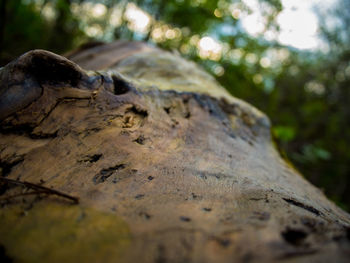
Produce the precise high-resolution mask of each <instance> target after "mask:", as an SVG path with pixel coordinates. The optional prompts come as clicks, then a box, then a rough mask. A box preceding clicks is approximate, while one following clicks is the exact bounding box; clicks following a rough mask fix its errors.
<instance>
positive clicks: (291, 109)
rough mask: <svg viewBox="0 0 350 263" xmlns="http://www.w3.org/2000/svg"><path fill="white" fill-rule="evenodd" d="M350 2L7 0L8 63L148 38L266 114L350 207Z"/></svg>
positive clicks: (280, 138) (317, 178)
mask: <svg viewBox="0 0 350 263" xmlns="http://www.w3.org/2000/svg"><path fill="white" fill-rule="evenodd" d="M349 10H350V0H323V1H322V0H260V1H259V0H167V1H162V0H135V1H123V0H121V1H118V0H104V1H91V0H52V1H49V0H0V66H3V65H5V64H6V63H8V62H9V61H11V60H12V59H14V58H15V57H17V56H18V55H20V54H22V53H24V52H26V51H28V50H30V49H35V48H43V49H47V50H50V51H53V52H56V53H59V54H64V53H65V52H67V51H69V50H72V49H73V48H77V47H78V46H81V45H83V44H86V43H90V45H91V44H94V43H98V42H100V41H104V42H110V41H113V40H115V39H126V40H139V41H147V42H149V43H150V44H153V45H158V46H160V47H162V48H165V49H168V50H171V51H173V52H178V53H180V54H181V55H182V56H184V57H187V58H189V59H191V60H194V61H196V62H197V63H199V64H201V65H202V67H203V68H204V69H206V70H207V71H208V72H209V73H211V74H212V75H214V76H215V77H216V78H217V80H218V81H219V82H220V83H221V84H222V85H223V86H224V87H225V88H226V89H227V90H228V91H229V92H231V93H232V94H233V95H234V96H236V97H239V98H242V99H244V100H246V101H248V102H250V103H252V104H253V105H255V106H256V107H258V108H259V109H261V110H262V111H264V112H266V113H267V114H268V116H269V117H270V118H271V120H272V123H273V125H274V126H273V129H272V134H273V137H274V140H275V142H276V145H278V148H279V150H280V152H281V153H282V155H283V156H284V157H285V158H286V159H288V160H290V161H291V162H292V163H293V164H294V165H295V167H296V168H297V169H298V170H300V171H301V172H302V174H303V175H304V176H305V177H306V178H307V179H308V180H310V181H311V182H312V183H313V184H315V185H316V186H318V187H319V188H321V189H322V190H324V191H325V193H326V194H327V195H328V197H329V198H331V199H332V200H334V201H335V202H336V203H337V204H338V205H340V206H342V207H343V208H345V209H347V210H348V211H349V209H350V174H349V172H350V163H349V161H350V150H349V146H350V107H349V104H350V90H349V88H350V11H349Z"/></svg>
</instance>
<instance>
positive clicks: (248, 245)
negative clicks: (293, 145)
mask: <svg viewBox="0 0 350 263" xmlns="http://www.w3.org/2000/svg"><path fill="white" fill-rule="evenodd" d="M69 59H70V60H68V59H66V58H63V57H61V56H58V55H55V54H52V53H50V52H47V51H43V50H37V51H32V52H29V53H26V54H24V55H23V56H21V57H20V58H18V59H17V60H16V61H14V62H12V63H10V64H9V65H7V66H6V67H4V68H2V69H1V71H0V120H1V130H0V167H1V176H2V178H8V179H12V180H19V181H21V182H30V183H32V184H37V185H41V186H43V187H46V188H50V189H54V190H55V191H59V192H60V193H65V194H66V195H70V196H76V197H79V201H80V202H79V204H76V205H74V204H72V203H71V202H69V200H66V198H64V197H62V196H55V195H51V194H48V193H45V192H39V193H37V194H36V195H34V196H33V195H25V194H26V193H28V189H27V188H26V187H25V185H24V187H19V186H16V187H15V186H14V185H11V184H10V183H9V182H6V180H1V181H0V183H1V185H0V200H1V209H0V257H2V258H4V259H7V260H9V259H13V260H14V261H15V262H39V261H43V262H62V261H66V262H76V261H77V260H83V261H87V262H102V261H103V262H275V261H283V262H348V261H349V258H350V230H349V229H350V216H349V215H348V214H347V213H346V212H344V211H342V210H341V209H340V208H338V207H336V206H335V205H334V204H333V203H332V202H330V201H329V200H328V199H327V198H326V197H325V196H324V194H323V193H322V192H321V191H320V190H318V189H317V188H315V187H314V186H312V185H311V184H310V183H308V182H307V181H306V180H305V179H304V178H303V177H302V176H301V175H300V174H299V173H298V172H297V171H296V170H295V169H294V168H293V167H292V166H291V165H290V164H289V163H287V162H286V161H284V160H283V159H282V158H281V157H280V155H279V154H278V152H277V151H276V149H275V148H274V146H273V143H272V141H271V137H270V123H269V120H268V118H267V117H266V116H265V115H264V114H263V113H261V112H260V111H259V110H257V109H255V108H254V107H253V106H251V105H249V104H247V103H245V102H243V101H241V100H239V99H237V98H234V97H232V96H231V95H230V94H228V93H227V92H226V91H225V90H224V89H223V88H222V87H220V86H219V84H218V83H217V82H216V81H215V80H214V79H213V78H212V77H211V76H209V75H208V74H206V73H205V72H203V71H202V70H201V69H199V68H198V67H197V66H196V65H195V64H193V63H191V62H188V61H185V60H183V59H182V58H180V57H178V56H177V55H175V54H170V53H167V52H165V51H162V50H159V49H156V48H152V47H149V46H147V45H145V44H142V43H126V42H116V43H112V44H108V45H99V46H95V47H91V48H90V49H87V50H80V51H78V52H73V53H71V54H70V55H69ZM78 65H79V66H78ZM82 68H84V70H83V69H82ZM96 70H98V71H96ZM0 179H1V177H0ZM13 195H17V196H18V195H19V196H20V198H18V197H17V198H10V199H9V198H6V197H9V196H13Z"/></svg>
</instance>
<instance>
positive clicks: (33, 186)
mask: <svg viewBox="0 0 350 263" xmlns="http://www.w3.org/2000/svg"><path fill="white" fill-rule="evenodd" d="M0 181H3V182H6V183H10V184H13V185H19V186H24V187H27V188H29V189H34V190H39V191H38V192H37V193H45V194H52V195H57V196H61V197H64V198H67V199H69V200H72V201H73V202H74V203H76V204H78V203H79V198H78V197H75V196H71V195H68V194H65V193H62V192H60V191H57V190H54V189H51V188H48V187H45V186H41V185H38V184H33V183H29V182H25V181H23V182H22V181H18V180H13V179H9V178H5V177H0Z"/></svg>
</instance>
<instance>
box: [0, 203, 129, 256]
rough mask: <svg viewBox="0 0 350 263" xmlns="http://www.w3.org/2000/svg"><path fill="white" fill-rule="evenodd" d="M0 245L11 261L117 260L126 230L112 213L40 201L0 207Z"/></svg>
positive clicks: (124, 244)
mask: <svg viewBox="0 0 350 263" xmlns="http://www.w3.org/2000/svg"><path fill="white" fill-rule="evenodd" d="M0 244H1V245H3V246H4V247H5V249H6V254H7V255H8V256H9V257H11V258H13V259H14V262H64V263H68V262H79V261H80V262H120V261H121V258H122V256H123V254H124V253H123V252H124V251H126V250H127V249H128V247H129V244H130V233H129V228H128V226H127V224H126V223H125V222H124V221H123V220H122V219H120V218H118V217H117V216H115V215H113V214H107V213H103V212H100V211H97V210H94V209H91V208H82V207H79V206H68V205H59V204H52V203H44V202H42V203H38V204H36V205H35V206H34V207H33V208H32V209H30V210H28V211H26V212H25V213H24V211H23V209H22V208H21V207H20V206H19V205H13V206H9V207H5V208H3V209H1V210H0Z"/></svg>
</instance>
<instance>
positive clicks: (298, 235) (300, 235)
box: [282, 229, 307, 246]
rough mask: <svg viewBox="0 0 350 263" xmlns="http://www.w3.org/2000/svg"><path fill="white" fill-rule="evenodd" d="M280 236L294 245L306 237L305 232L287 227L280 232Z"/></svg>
mask: <svg viewBox="0 0 350 263" xmlns="http://www.w3.org/2000/svg"><path fill="white" fill-rule="evenodd" d="M282 237H283V239H284V240H285V241H287V242H288V243H289V244H292V245H294V246H299V245H301V244H302V242H303V241H304V239H305V238H306V237H307V233H305V232H304V231H302V230H297V229H287V230H285V231H284V232H282Z"/></svg>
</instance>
